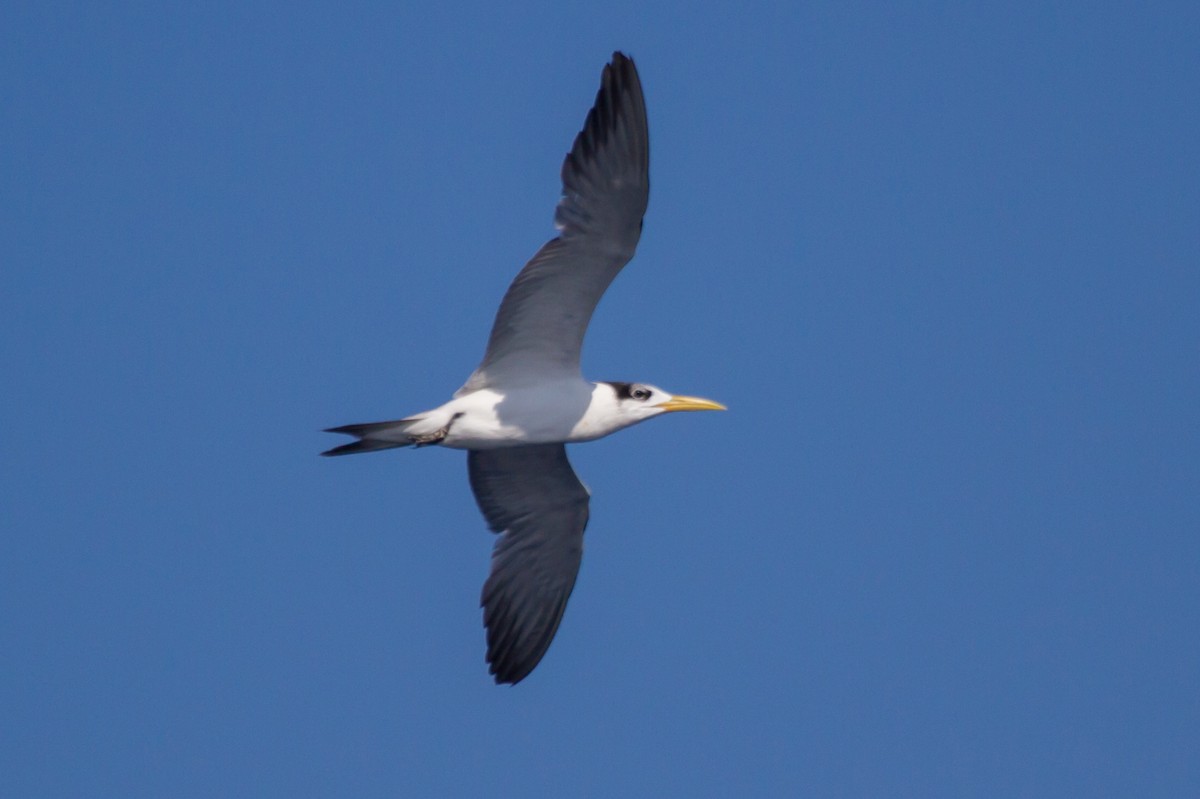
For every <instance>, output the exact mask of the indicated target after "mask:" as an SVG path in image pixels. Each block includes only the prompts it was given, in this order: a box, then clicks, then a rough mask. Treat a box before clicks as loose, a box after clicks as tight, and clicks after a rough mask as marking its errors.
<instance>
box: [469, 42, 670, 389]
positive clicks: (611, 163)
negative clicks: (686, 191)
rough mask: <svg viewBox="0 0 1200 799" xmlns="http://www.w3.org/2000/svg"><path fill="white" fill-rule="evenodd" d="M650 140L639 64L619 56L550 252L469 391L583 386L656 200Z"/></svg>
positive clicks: (522, 276)
mask: <svg viewBox="0 0 1200 799" xmlns="http://www.w3.org/2000/svg"><path fill="white" fill-rule="evenodd" d="M649 170H650V134H649V130H648V128H647V125H646V103H645V100H644V98H643V97H642V85H641V82H640V80H639V79H638V74H637V69H636V67H635V66H634V64H633V61H632V60H630V59H629V58H627V57H626V56H624V55H622V54H621V53H613V58H612V63H610V64H607V65H605V67H604V72H603V74H602V75H601V78H600V91H599V92H598V93H597V94H596V102H595V104H594V105H593V106H592V109H591V111H589V112H588V115H587V120H586V121H585V122H584V125H583V129H582V130H581V131H580V132H579V135H578V136H576V137H575V143H574V145H573V146H572V147H571V152H570V153H568V154H567V157H566V160H565V161H564V162H563V166H562V182H563V196H562V199H561V200H560V201H559V203H558V209H557V210H556V212H555V214H554V222H555V225H556V226H557V227H558V229H559V231H560V232H559V236H558V237H557V238H555V239H552V240H550V241H549V242H547V243H546V244H545V245H544V246H543V247H542V248H541V249H540V250H539V251H538V252H537V254H536V255H535V256H534V257H533V259H532V260H531V261H530V262H529V263H528V264H526V265H525V268H524V269H522V270H521V272H520V273H519V274H518V275H517V277H516V279H515V280H514V281H513V282H512V285H511V286H509V288H508V292H507V293H506V294H505V295H504V300H503V301H502V302H501V303H500V310H499V311H498V312H497V314H496V321H495V323H494V324H493V325H492V334H491V337H490V338H489V339H488V347H487V352H486V353H485V354H484V357H483V362H482V363H481V364H480V365H479V368H478V369H476V370H475V373H474V374H472V375H471V378H470V379H469V380H468V381H467V384H466V385H465V386H464V387H463V390H464V391H473V390H476V389H479V388H484V387H487V386H491V385H512V384H514V383H521V382H528V381H529V380H531V379H532V380H541V379H546V378H553V377H564V376H565V377H579V376H580V370H579V356H580V350H581V349H582V347H583V336H584V333H586V332H587V326H588V322H589V321H591V318H592V312H593V311H594V310H595V308H596V303H598V302H599V301H600V297H601V296H602V295H603V294H604V291H605V290H606V289H607V288H608V286H609V284H610V283H612V281H613V278H615V277H616V276H617V273H618V272H620V271H621V268H622V267H623V266H625V264H626V263H628V262H629V259H630V258H632V257H633V252H634V249H635V248H636V247H637V243H638V238H639V237H640V236H641V231H642V216H643V215H644V214H645V212H646V204H647V202H648V201H649V196H650V179H649Z"/></svg>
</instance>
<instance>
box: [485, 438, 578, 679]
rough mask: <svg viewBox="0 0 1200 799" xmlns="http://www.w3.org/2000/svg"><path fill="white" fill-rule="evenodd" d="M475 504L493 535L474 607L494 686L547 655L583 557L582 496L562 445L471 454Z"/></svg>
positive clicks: (521, 675) (524, 672) (528, 669)
mask: <svg viewBox="0 0 1200 799" xmlns="http://www.w3.org/2000/svg"><path fill="white" fill-rule="evenodd" d="M467 469H468V473H469V476H470V479H471V490H472V491H473V492H474V494H475V501H476V502H477V503H479V509H480V511H482V512H483V515H484V518H485V519H487V523H488V526H489V527H490V528H491V529H492V531H493V532H496V533H500V534H501V535H500V538H499V540H497V541H496V546H495V548H494V549H493V550H492V569H491V573H490V574H489V575H488V579H487V582H485V583H484V586H483V594H482V597H481V599H480V604H481V605H482V607H483V623H484V625H485V626H486V627H487V661H488V663H489V671H490V673H491V674H493V675H494V676H495V678H496V682H497V683H517V682H520V681H521V680H523V679H524V678H525V677H526V676H528V674H529V672H531V671H533V668H534V666H536V665H537V664H538V662H539V661H540V660H541V659H542V656H543V655H544V654H546V649H547V648H548V647H549V646H550V641H551V640H553V638H554V633H555V632H556V631H557V630H558V624H559V622H560V621H561V620H562V615H563V611H564V610H565V609H566V607H567V599H568V598H569V597H570V596H571V589H572V588H574V587H575V577H576V575H578V573H579V563H580V560H581V559H582V557H583V530H584V528H585V527H586V526H587V520H588V491H587V489H586V488H584V487H583V484H582V483H580V482H579V478H578V477H576V476H575V471H574V470H573V469H572V468H571V464H570V463H569V462H568V461H567V451H566V448H565V447H564V446H563V445H562V444H538V445H534V446H527V447H506V448H504V449H493V450H477V451H476V450H472V451H471V452H469V453H468V454H467Z"/></svg>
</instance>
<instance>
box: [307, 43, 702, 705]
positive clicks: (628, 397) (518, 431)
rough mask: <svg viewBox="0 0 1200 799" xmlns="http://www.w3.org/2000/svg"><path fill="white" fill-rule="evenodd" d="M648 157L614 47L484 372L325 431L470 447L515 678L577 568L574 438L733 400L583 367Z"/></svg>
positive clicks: (633, 229) (487, 610) (582, 507)
mask: <svg viewBox="0 0 1200 799" xmlns="http://www.w3.org/2000/svg"><path fill="white" fill-rule="evenodd" d="M649 166H650V139H649V131H648V129H647V126H646V105H645V100H644V98H643V97H642V85H641V81H640V80H639V79H638V73H637V69H636V67H635V66H634V63H633V61H632V60H631V59H630V58H628V57H627V56H625V55H623V54H622V53H613V57H612V61H611V62H610V63H609V64H606V65H605V67H604V70H603V73H602V74H601V78H600V90H599V92H598V93H597V94H596V102H595V104H594V105H593V106H592V109H591V111H589V112H588V115H587V119H586V120H585V122H584V124H583V129H582V130H581V131H580V132H579V135H577V136H576V137H575V142H574V144H573V145H572V147H571V151H570V152H569V153H568V154H567V157H566V160H565V161H564V162H563V166H562V184H563V189H562V198H561V199H560V200H559V202H558V207H557V209H556V210H555V213H554V224H555V227H557V228H558V231H559V235H558V236H557V237H556V238H554V239H551V240H550V241H548V242H547V243H546V244H545V245H544V246H543V247H542V248H541V249H540V250H538V252H537V254H536V255H534V256H533V260H531V261H529V263H527V264H526V265H525V267H524V268H523V269H522V270H521V271H520V273H519V274H518V275H517V277H516V279H515V280H513V282H512V285H510V286H509V288H508V291H507V293H505V295H504V299H503V301H501V303H500V310H499V311H498V312H497V314H496V320H495V322H494V323H493V325H492V332H491V337H490V338H489V339H488V344H487V351H486V352H485V353H484V356H483V362H482V363H481V364H480V365H479V368H477V369H476V370H475V371H474V373H472V374H471V376H470V377H469V378H468V380H467V382H466V384H465V385H464V386H463V387H462V388H460V389H459V390H458V391H457V392H455V394H454V398H453V399H451V400H450V401H449V402H447V403H446V404H445V405H442V406H440V407H437V408H434V409H433V410H429V411H425V412H423V413H417V414H414V415H412V416H408V417H405V418H404V419H399V420H396V421H391V422H372V423H368V424H351V425H345V426H343V427H334V428H330V429H329V430H327V431H326V432H331V433H346V434H349V435H352V436H354V437H355V438H356V439H357V440H355V441H353V442H351V443H348V444H344V445H342V446H340V447H335V448H333V449H331V450H328V451H326V452H323V453H321V454H323V455H350V454H353V453H358V452H374V451H376V450H384V449H391V448H393V447H410V446H411V447H425V446H431V445H435V444H436V445H439V446H443V447H451V448H454V449H465V450H466V451H467V473H468V477H469V478H470V483H471V491H472V492H473V493H474V495H475V500H476V502H477V503H478V504H479V509H480V511H481V512H482V513H483V516H484V519H485V520H486V521H487V524H488V526H489V527H490V528H491V530H492V532H494V533H498V534H499V538H498V539H497V541H496V544H495V548H494V549H493V551H492V562H491V572H490V574H489V575H488V578H487V581H486V582H485V583H484V586H483V593H482V597H481V600H480V604H481V606H482V608H483V621H484V626H485V627H486V628H487V662H488V664H489V672H490V673H491V674H492V675H493V677H494V678H495V680H496V682H497V683H513V684H515V683H517V682H520V681H521V680H523V679H524V678H525V677H527V676H528V675H529V673H530V672H531V671H533V669H534V667H535V666H537V664H538V662H539V661H541V659H542V656H543V655H545V653H546V649H547V648H548V647H549V646H550V642H551V640H552V639H553V638H554V634H555V632H556V631H557V630H558V625H559V622H560V621H561V620H562V616H563V611H564V610H565V609H566V605H567V599H568V598H569V597H570V596H571V590H572V589H573V588H574V586H575V577H576V575H577V574H578V573H579V563H580V559H581V557H582V555H583V531H584V528H585V527H586V526H587V522H588V497H589V493H588V490H587V489H586V488H585V487H584V485H583V483H581V482H580V481H579V478H578V477H577V476H576V475H575V471H574V470H573V469H572V468H571V464H570V462H569V461H568V460H567V451H566V447H565V445H566V444H574V443H578V442H581V441H593V440H595V439H597V438H602V437H603V436H607V435H609V434H610V433H615V432H616V431H618V430H621V429H623V428H626V427H629V426H631V425H634V424H637V423H638V422H643V421H645V420H646V419H651V418H653V417H655V416H661V415H662V414H664V413H671V412H673V411H710V410H724V409H725V408H724V406H723V405H721V404H720V403H717V402H713V401H712V400H707V399H701V398H699V397H687V396H681V395H676V394H671V393H669V392H667V391H664V390H663V389H661V388H657V387H655V386H652V385H650V384H648V383H626V382H591V381H588V380H585V379H584V378H583V374H582V372H581V371H580V366H579V358H580V350H581V349H582V346H583V336H584V333H585V332H586V330H587V326H588V322H589V321H590V320H591V318H592V312H593V311H594V310H595V308H596V304H597V303H598V302H599V301H600V297H601V295H603V294H604V291H605V289H607V288H608V286H609V284H610V283H612V281H613V278H615V277H616V276H617V273H618V272H620V271H621V268H622V267H624V266H625V264H626V263H628V262H629V259H630V258H632V257H633V252H634V249H635V248H636V247H637V243H638V238H639V237H640V236H641V231H642V215H643V214H644V213H645V211H646V203H647V201H648V199H649V194H650V181H649Z"/></svg>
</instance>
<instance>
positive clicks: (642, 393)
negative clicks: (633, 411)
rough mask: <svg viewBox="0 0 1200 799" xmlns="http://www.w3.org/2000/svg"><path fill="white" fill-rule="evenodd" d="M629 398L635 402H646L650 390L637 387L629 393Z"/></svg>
mask: <svg viewBox="0 0 1200 799" xmlns="http://www.w3.org/2000/svg"><path fill="white" fill-rule="evenodd" d="M629 396H631V397H633V398H634V399H635V400H648V399H650V389H648V388H642V387H641V386H638V387H637V388H635V389H634V390H633V391H630V392H629Z"/></svg>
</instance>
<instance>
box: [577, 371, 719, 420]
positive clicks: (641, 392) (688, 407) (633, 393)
mask: <svg viewBox="0 0 1200 799" xmlns="http://www.w3.org/2000/svg"><path fill="white" fill-rule="evenodd" d="M600 385H601V386H606V387H608V388H609V389H611V391H612V403H613V404H612V405H611V406H610V407H609V408H607V409H606V410H608V411H609V412H610V413H612V414H613V415H614V416H615V417H616V419H617V420H619V425H620V427H628V426H629V425H631V424H636V423H638V422H641V421H645V420H646V419H650V418H653V417H655V416H659V415H661V414H664V413H672V412H674V411H723V410H725V406H724V405H722V404H721V403H719V402H713V401H712V400H707V399H701V398H700V397H685V396H683V395H681V394H672V393H671V392H669V391H664V390H663V389H661V388H659V387H658V386H652V385H650V384H649V383H620V382H615V381H611V382H605V383H601V384H600ZM606 404H607V403H606Z"/></svg>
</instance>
